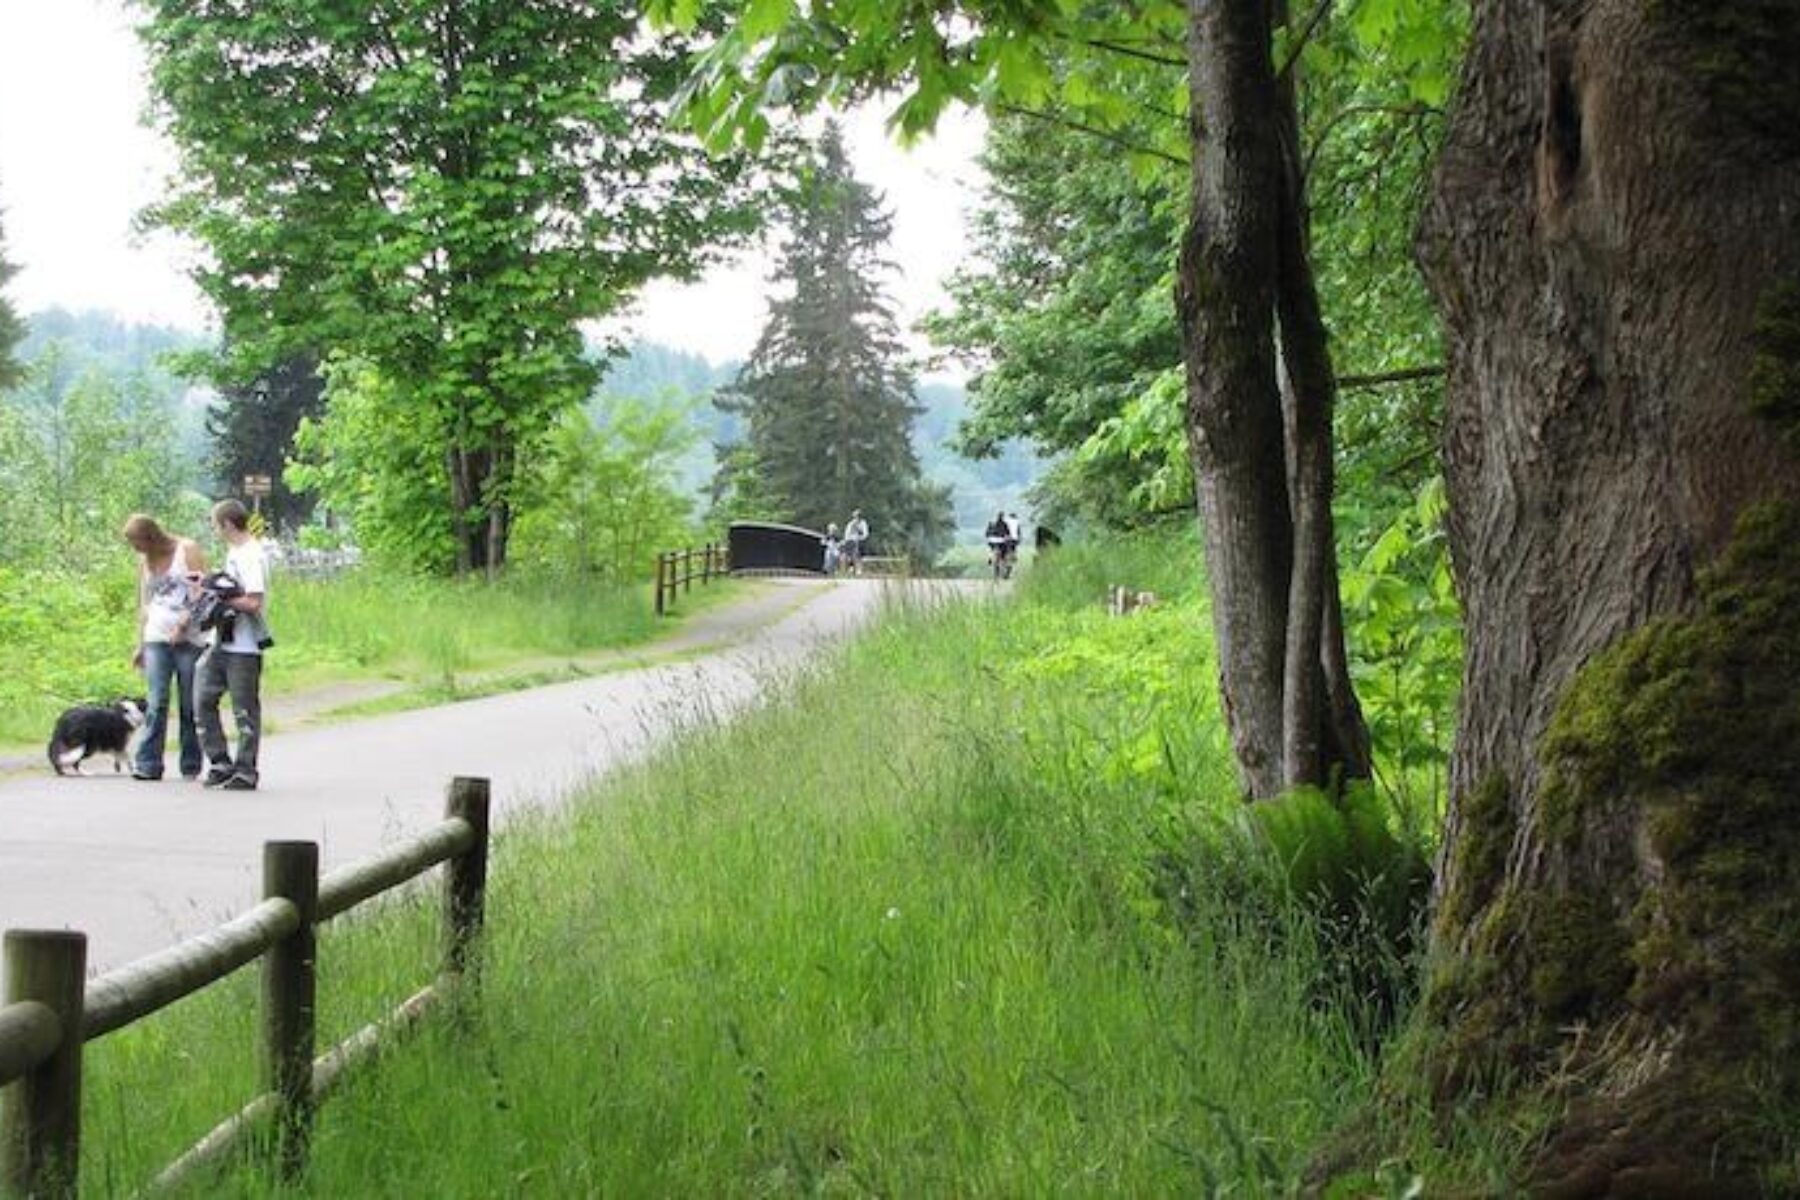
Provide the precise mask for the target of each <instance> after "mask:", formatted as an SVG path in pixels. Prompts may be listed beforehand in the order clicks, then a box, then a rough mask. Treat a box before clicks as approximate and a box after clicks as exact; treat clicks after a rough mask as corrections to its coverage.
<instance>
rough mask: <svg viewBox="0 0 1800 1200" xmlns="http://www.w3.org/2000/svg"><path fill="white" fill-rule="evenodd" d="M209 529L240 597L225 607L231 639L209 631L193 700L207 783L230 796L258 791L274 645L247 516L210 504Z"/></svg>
mask: <svg viewBox="0 0 1800 1200" xmlns="http://www.w3.org/2000/svg"><path fill="white" fill-rule="evenodd" d="M212 521H213V528H214V529H216V530H218V532H219V536H220V537H222V538H224V539H225V544H226V546H227V547H229V549H228V550H227V551H226V554H225V573H226V574H227V575H230V576H231V577H232V578H233V579H235V580H237V582H238V586H239V587H241V588H243V595H241V596H236V597H233V598H232V599H230V600H228V601H226V603H227V604H228V605H229V606H230V607H231V608H232V610H233V611H234V612H235V613H236V614H237V617H236V619H235V620H234V621H233V622H232V623H231V633H230V634H229V636H225V635H223V634H222V631H220V630H217V629H215V630H214V631H213V642H212V646H211V648H210V649H208V650H207V652H206V656H205V657H204V658H202V659H201V660H200V666H199V668H198V670H197V671H196V677H197V678H196V681H195V688H194V691H195V696H196V699H197V701H198V707H199V713H198V716H199V718H200V746H201V748H202V749H203V750H205V751H206V779H205V784H206V786H207V787H210V788H221V789H223V790H226V791H233V792H251V791H255V790H256V785H257V781H258V778H259V776H258V775H257V771H256V752H257V748H258V746H259V745H260V743H261V741H262V653H263V650H264V649H265V648H266V647H267V646H269V645H271V644H272V642H271V641H270V638H269V626H268V622H267V620H266V619H265V618H264V615H263V614H264V611H265V608H266V602H267V599H268V594H269V578H268V575H269V572H268V564H267V562H266V560H265V559H264V557H263V548H262V544H261V543H260V542H258V541H257V540H256V539H255V538H254V537H252V536H250V514H249V513H247V512H245V511H244V506H243V505H242V504H240V503H238V502H237V501H236V500H221V501H219V502H218V503H217V504H215V505H213V510H212ZM228 693H229V695H230V696H231V716H232V720H233V723H234V724H235V725H236V726H237V754H236V755H233V754H232V753H231V749H230V747H229V746H228V745H227V744H226V742H225V725H224V722H223V721H222V720H220V717H219V700H220V698H221V697H222V696H224V695H226V694H228Z"/></svg>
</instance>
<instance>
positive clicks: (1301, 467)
mask: <svg viewBox="0 0 1800 1200" xmlns="http://www.w3.org/2000/svg"><path fill="white" fill-rule="evenodd" d="M1272 11H1273V10H1272V9H1271V8H1270V7H1269V6H1267V5H1265V4H1262V3H1254V2H1250V3H1235V4H1219V3H1210V2H1208V0H1190V4H1189V61H1190V76H1189V86H1190V91H1191V98H1192V104H1191V108H1190V111H1191V113H1192V116H1191V121H1192V123H1193V125H1192V140H1193V144H1194V168H1193V194H1192V213H1191V216H1190V219H1189V224H1188V228H1187V231H1186V233H1185V235H1184V237H1183V239H1182V247H1181V259H1180V263H1179V266H1178V271H1177V287H1176V304H1177V309H1178V311H1179V313H1180V317H1181V326H1182V341H1183V357H1184V359H1185V360H1186V366H1187V385H1188V435H1189V447H1190V452H1191V456H1192V458H1193V463H1194V477H1195V481H1196V484H1197V487H1196V491H1197V494H1198V499H1199V505H1200V516H1201V524H1202V528H1203V532H1204V536H1205V543H1206V566H1207V573H1208V578H1209V582H1210V584H1211V588H1212V596H1213V606H1212V609H1213V628H1214V635H1215V638H1216V641H1217V644H1218V654H1219V675H1220V691H1221V694H1222V696H1223V698H1224V710H1225V717H1226V722H1227V724H1228V726H1229V728H1230V731H1231V737H1232V744H1233V747H1234V749H1235V751H1236V755H1237V760H1238V766H1239V769H1240V773H1241V775H1242V778H1243V781H1244V786H1245V789H1246V790H1247V791H1248V792H1249V794H1250V795H1251V796H1252V797H1256V798H1263V797H1268V796H1273V795H1276V794H1278V793H1279V792H1281V791H1283V790H1286V789H1287V788H1291V787H1294V786H1297V785H1300V784H1322V783H1327V782H1329V781H1330V780H1331V779H1332V778H1333V777H1342V776H1346V775H1348V776H1353V777H1363V776H1366V775H1367V774H1368V771H1369V764H1368V739H1367V734H1366V732H1364V731H1363V725H1362V719H1361V714H1360V712H1359V711H1358V710H1357V708H1356V704H1355V697H1354V694H1353V692H1352V691H1351V688H1350V681H1349V674H1348V671H1347V670H1346V668H1345V665H1344V656H1343V651H1342V646H1343V632H1342V619H1341V616H1340V613H1339V610H1338V598H1337V587H1336V582H1337V575H1336V570H1335V562H1334V559H1333V555H1334V553H1335V550H1334V546H1333V539H1332V524H1331V486H1332V472H1331V406H1332V393H1333V388H1334V385H1333V382H1332V373H1331V361H1330V356H1329V353H1328V351H1327V349H1326V345H1325V329H1324V324H1323V321H1322V320H1320V318H1319V312H1318V298H1317V295H1316V293H1315V291H1314V288H1313V281H1312V275H1311V271H1310V268H1309V266H1308V263H1307V257H1306V255H1307V248H1306V240H1307V239H1306V233H1305V219H1306V208H1305V204H1304V197H1303V195H1302V193H1301V191H1300V188H1301V184H1300V179H1299V174H1298V172H1297V171H1294V170H1290V165H1291V161H1292V160H1293V158H1294V155H1295V153H1296V150H1295V146H1294V144H1293V143H1297V139H1298V134H1297V129H1298V122H1297V120H1296V119H1295V115H1294V99H1293V93H1292V91H1291V88H1290V87H1288V86H1287V85H1286V84H1285V83H1284V82H1282V81H1278V80H1277V78H1276V75H1275V71H1274V66H1273V63H1272V62H1271V59H1270V39H1271V12H1272ZM1284 137H1285V138H1288V139H1291V141H1290V142H1287V143H1284ZM1278 316H1279V319H1280V328H1281V335H1282V345H1281V350H1282V358H1281V362H1282V366H1283V370H1282V371H1281V373H1280V374H1278V370H1277V353H1276V341H1275V332H1276V326H1277V317H1278ZM1284 384H1285V386H1284ZM1284 393H1285V397H1286V403H1285V404H1284Z"/></svg>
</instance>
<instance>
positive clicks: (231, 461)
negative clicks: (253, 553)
mask: <svg viewBox="0 0 1800 1200" xmlns="http://www.w3.org/2000/svg"><path fill="white" fill-rule="evenodd" d="M324 411H325V381H324V380H323V379H321V378H320V377H319V373H318V361H317V359H315V358H313V357H311V356H309V355H302V356H299V357H295V358H290V359H288V360H286V361H285V362H283V363H281V364H280V365H279V366H277V367H275V368H274V369H273V370H271V371H269V372H267V373H266V374H264V375H261V376H258V377H257V379H256V380H255V381H254V382H253V383H251V384H249V385H248V386H233V387H227V388H224V389H222V390H221V392H220V394H219V401H218V403H217V404H215V405H214V406H213V408H212V410H211V411H210V412H208V413H207V415H206V432H207V436H208V437H209V438H210V439H211V441H212V454H211V456H210V457H211V466H212V470H213V475H214V477H215V478H216V480H217V481H218V484H219V486H220V488H221V490H222V491H224V492H226V493H236V492H237V491H238V490H239V489H240V488H241V487H242V486H243V480H244V476H246V475H267V476H269V478H270V480H271V481H272V483H273V490H272V491H271V492H270V494H269V497H268V499H266V500H265V501H263V511H264V512H265V513H266V514H267V515H268V518H269V522H270V524H272V525H274V526H275V527H276V528H278V529H282V528H292V527H293V526H296V525H300V524H302V523H304V522H305V521H306V519H307V518H308V517H310V516H311V515H312V509H313V504H314V500H315V498H314V497H313V496H312V495H311V494H306V493H301V494H297V493H296V492H295V491H294V490H293V489H292V488H290V487H289V485H288V481H287V480H286V478H285V477H284V473H283V466H284V465H285V463H286V461H287V459H288V457H289V456H290V455H291V454H292V452H293V443H294V430H295V429H296V428H298V427H299V425H300V421H301V418H303V417H312V418H315V419H316V418H318V417H319V416H321V415H322V414H323V412H324Z"/></svg>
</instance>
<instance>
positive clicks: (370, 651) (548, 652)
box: [272, 572, 656, 677]
mask: <svg viewBox="0 0 1800 1200" xmlns="http://www.w3.org/2000/svg"><path fill="white" fill-rule="evenodd" d="M272 608H273V619H274V621H275V622H276V636H277V637H278V638H279V639H280V648H281V649H283V650H284V651H285V650H287V649H288V648H290V647H291V648H292V654H291V656H289V657H290V659H291V661H290V662H289V663H288V664H286V665H289V666H291V667H292V669H293V670H294V671H295V672H296V673H297V674H299V675H300V676H302V677H306V676H312V675H343V674H346V673H355V672H358V671H369V670H374V671H386V672H406V673H414V674H419V673H422V674H425V675H428V676H433V677H438V676H443V675H448V674H454V673H457V672H462V671H467V670H472V669H479V668H481V667H484V666H492V665H494V664H497V663H502V662H506V661H509V660H513V659H517V658H521V657H528V656H553V655H567V654H580V653H583V652H586V651H592V650H600V649H606V648H608V647H613V646H621V645H626V644H628V643H631V642H637V641H642V640H644V639H646V638H648V637H649V636H650V633H651V630H652V629H653V627H654V624H655V620H656V618H655V616H654V614H653V613H652V611H651V608H650V602H649V597H648V595H647V594H645V593H644V592H643V590H642V589H639V588H625V589H620V588H611V587H603V586H600V585H597V584H593V585H589V584H583V583H581V582H578V581H568V580H558V579H550V578H543V577H517V578H508V579H506V580H504V581H502V582H500V583H487V582H485V581H481V580H466V581H458V580H446V579H429V578H422V577H416V576H399V577H384V576H381V575H377V574H371V573H368V572H357V573H354V574H350V575H346V576H344V577H342V578H339V579H332V580H317V581H315V580H284V581H281V591H280V594H279V595H278V596H276V597H274V599H273V604H272Z"/></svg>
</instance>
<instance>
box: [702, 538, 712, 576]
mask: <svg viewBox="0 0 1800 1200" xmlns="http://www.w3.org/2000/svg"><path fill="white" fill-rule="evenodd" d="M700 582H701V583H703V584H707V585H711V583H712V543H711V542H708V543H706V557H704V558H702V559H701V560H700Z"/></svg>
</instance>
